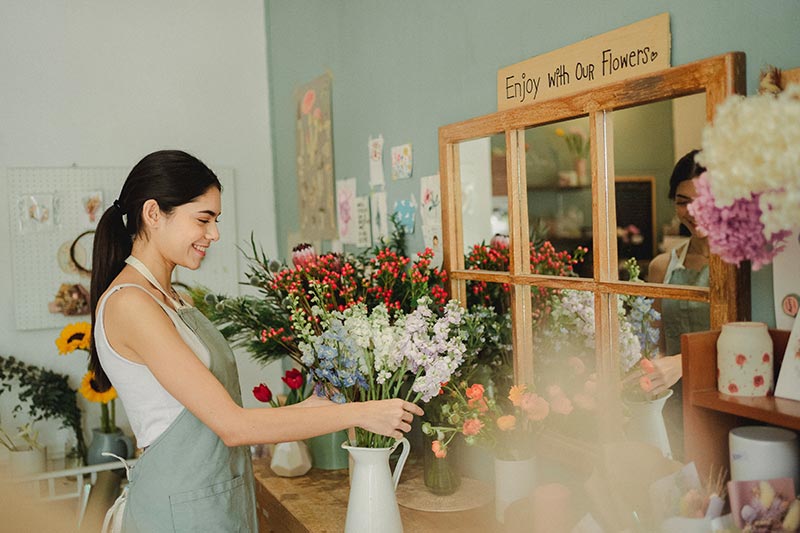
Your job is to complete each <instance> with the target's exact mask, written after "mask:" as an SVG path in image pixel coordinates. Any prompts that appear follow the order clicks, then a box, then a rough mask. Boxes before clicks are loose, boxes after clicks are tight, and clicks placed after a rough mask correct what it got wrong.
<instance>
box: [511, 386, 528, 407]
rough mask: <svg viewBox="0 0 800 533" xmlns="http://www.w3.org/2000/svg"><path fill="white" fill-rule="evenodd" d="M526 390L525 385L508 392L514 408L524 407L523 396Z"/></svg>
mask: <svg viewBox="0 0 800 533" xmlns="http://www.w3.org/2000/svg"><path fill="white" fill-rule="evenodd" d="M525 389H526V387H525V385H514V386H512V387H511V390H510V391H508V399H509V400H511V403H512V404H513V405H514V407H519V406H520V405H522V396H523V395H524V394H525Z"/></svg>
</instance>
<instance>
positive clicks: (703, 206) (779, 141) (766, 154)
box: [689, 85, 800, 270]
mask: <svg viewBox="0 0 800 533" xmlns="http://www.w3.org/2000/svg"><path fill="white" fill-rule="evenodd" d="M798 146H800V86H797V85H792V86H789V88H788V89H787V90H786V91H784V92H783V93H782V94H780V95H778V96H777V97H775V96H773V95H769V94H760V95H756V96H750V97H747V98H745V97H742V96H731V97H730V98H729V99H728V100H726V101H725V102H723V103H722V104H721V105H720V106H719V107H718V108H717V114H716V116H715V117H714V123H713V124H710V125H708V126H706V128H705V129H704V130H703V150H702V152H700V154H698V156H697V159H698V162H700V163H701V164H703V165H704V166H705V167H706V168H707V169H708V171H707V172H706V173H704V174H703V175H702V176H700V178H699V184H698V187H697V192H698V197H697V198H696V199H695V201H694V202H692V204H691V205H690V206H689V212H690V213H691V214H692V216H694V217H695V219H696V220H697V224H698V227H699V228H700V229H702V230H703V231H704V232H706V233H707V234H708V243H709V246H710V248H711V251H712V252H713V253H715V254H718V255H719V256H720V257H722V259H723V260H724V261H726V262H728V263H734V264H739V263H740V262H742V261H748V260H749V261H752V265H753V269H754V270H757V269H759V268H760V267H761V266H763V265H766V264H768V263H769V262H770V261H772V259H773V258H774V257H775V256H776V255H777V254H778V253H779V252H780V251H781V250H782V249H783V246H784V245H785V242H786V239H787V238H788V237H789V235H790V234H791V231H792V230H793V229H796V228H797V226H798V224H800V150H798V148H797V147H798Z"/></svg>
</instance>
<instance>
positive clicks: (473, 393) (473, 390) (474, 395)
mask: <svg viewBox="0 0 800 533" xmlns="http://www.w3.org/2000/svg"><path fill="white" fill-rule="evenodd" d="M466 394H467V398H469V399H470V400H480V399H481V398H483V385H481V384H480V383H476V384H474V385H473V386H471V387H470V388H468V389H467V392H466ZM470 407H471V406H470Z"/></svg>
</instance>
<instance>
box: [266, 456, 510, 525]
mask: <svg viewBox="0 0 800 533" xmlns="http://www.w3.org/2000/svg"><path fill="white" fill-rule="evenodd" d="M253 470H254V472H255V478H256V504H257V507H258V521H259V529H260V531H261V533H286V532H288V533H311V532H313V533H322V532H325V533H333V532H340V531H344V521H345V517H346V515H347V500H348V495H349V492H350V484H349V481H348V474H347V470H318V469H316V468H312V469H311V471H309V472H308V474H306V475H305V476H300V477H296V478H283V477H278V476H276V475H275V474H273V473H272V470H270V468H269V459H268V458H266V459H255V460H254V461H253ZM420 475H422V469H421V468H420V467H419V466H418V465H416V464H414V463H412V462H411V461H410V460H409V462H408V463H407V464H406V468H405V471H404V472H403V476H402V477H401V480H400V483H403V482H404V481H406V480H409V479H412V478H413V477H415V476H420ZM490 490H491V489H490ZM400 517H401V519H402V521H403V528H404V529H405V531H408V532H413V533H419V532H427V531H430V532H434V531H435V532H440V531H458V532H459V533H470V532H475V533H487V532H492V531H500V527H501V526H499V525H498V524H497V523H496V522H495V520H494V503H493V502H490V503H489V504H488V505H485V506H483V507H480V508H477V509H472V510H469V511H458V512H450V513H435V512H424V511H415V510H412V509H407V508H405V507H403V506H400Z"/></svg>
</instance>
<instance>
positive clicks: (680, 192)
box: [675, 178, 705, 237]
mask: <svg viewBox="0 0 800 533" xmlns="http://www.w3.org/2000/svg"><path fill="white" fill-rule="evenodd" d="M696 180H697V178H694V179H690V180H685V181H682V182H680V183H679V184H678V188H677V189H675V214H676V215H677V216H678V220H680V221H681V224H683V225H684V226H686V227H687V228H688V229H689V231H690V232H691V234H692V236H693V237H705V234H703V232H701V231H700V230H699V229H698V228H697V225H696V223H695V220H694V217H693V216H692V215H691V214H690V213H689V204H691V203H692V202H694V199H695V198H697V191H696V190H695V181H696Z"/></svg>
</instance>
